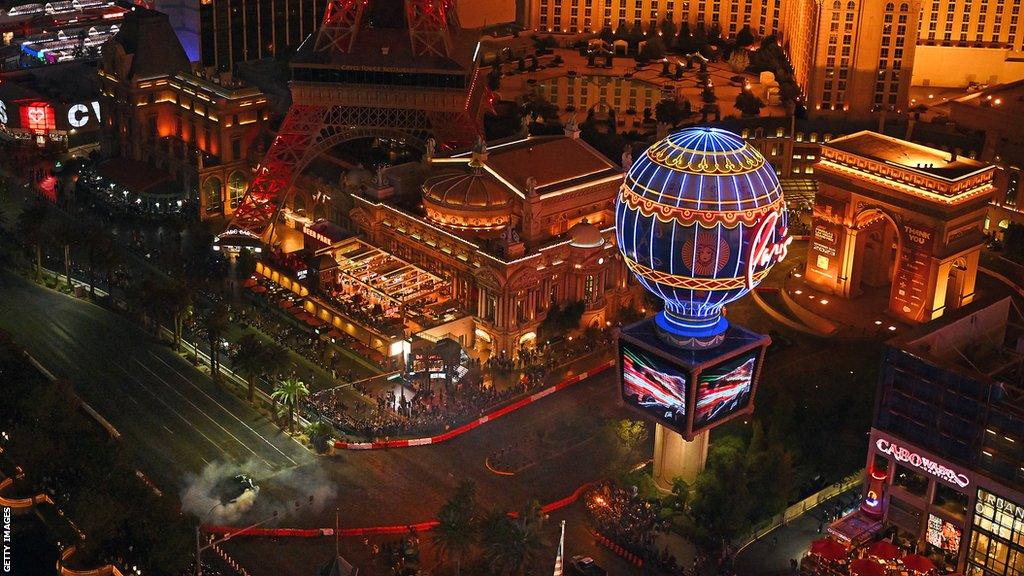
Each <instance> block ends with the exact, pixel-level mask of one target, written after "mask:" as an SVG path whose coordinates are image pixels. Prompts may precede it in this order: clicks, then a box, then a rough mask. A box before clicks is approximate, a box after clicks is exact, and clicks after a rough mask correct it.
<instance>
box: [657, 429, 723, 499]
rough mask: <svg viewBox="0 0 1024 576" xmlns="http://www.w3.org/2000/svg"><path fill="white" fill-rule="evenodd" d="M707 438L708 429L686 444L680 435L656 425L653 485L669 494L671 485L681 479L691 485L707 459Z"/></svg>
mask: <svg viewBox="0 0 1024 576" xmlns="http://www.w3.org/2000/svg"><path fill="white" fill-rule="evenodd" d="M709 435H710V430H705V431H703V432H699V433H698V434H697V435H696V436H694V437H693V440H691V441H689V442H687V441H686V440H684V439H683V435H682V434H679V433H678V432H673V431H671V430H669V429H668V428H666V427H665V426H663V425H661V424H658V425H657V427H656V428H655V429H654V485H655V486H657V487H658V489H659V490H662V491H664V492H671V491H672V482H673V481H674V480H675V479H676V478H682V479H683V480H685V481H686V484H687V485H688V486H693V482H694V481H695V480H696V479H697V475H698V474H700V473H701V472H702V471H703V470H704V464H705V462H707V460H708V436H709Z"/></svg>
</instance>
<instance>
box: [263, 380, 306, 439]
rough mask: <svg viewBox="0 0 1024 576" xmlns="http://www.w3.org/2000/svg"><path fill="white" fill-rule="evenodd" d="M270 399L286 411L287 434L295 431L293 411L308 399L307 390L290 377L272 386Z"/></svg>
mask: <svg viewBox="0 0 1024 576" xmlns="http://www.w3.org/2000/svg"><path fill="white" fill-rule="evenodd" d="M271 397H273V398H274V399H275V400H278V401H279V402H281V404H284V406H285V407H286V408H287V410H288V432H294V431H295V409H296V408H297V407H298V406H299V404H300V403H302V402H303V401H304V400H305V399H306V398H308V397H309V388H307V387H306V383H305V382H303V381H302V380H299V379H298V378H295V377H291V378H286V379H284V380H281V381H280V382H278V383H277V385H276V386H274V391H273V392H272V393H271Z"/></svg>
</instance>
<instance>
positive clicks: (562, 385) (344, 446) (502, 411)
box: [334, 359, 615, 450]
mask: <svg viewBox="0 0 1024 576" xmlns="http://www.w3.org/2000/svg"><path fill="white" fill-rule="evenodd" d="M613 366H615V360H614V359H613V360H608V361H605V362H602V363H601V364H599V365H598V366H596V367H594V368H591V369H590V370H586V371H584V372H580V373H579V374H576V375H575V376H571V377H569V378H566V379H565V380H562V381H561V382H559V383H558V384H555V385H554V386H549V387H547V388H545V389H543V390H541V391H539V392H535V393H534V394H531V395H529V396H527V397H526V398H522V399H520V400H517V401H515V402H513V403H511V404H509V405H507V406H502V407H501V408H498V409H497V410H495V411H494V412H491V413H489V414H485V415H483V416H481V417H479V418H477V419H476V420H473V421H472V422H468V423H466V424H463V425H462V426H459V427H458V428H455V429H454V430H449V431H447V432H445V433H443V434H438V435H437V436H428V437H426V438H412V439H409V440H389V441H386V442H342V441H340V440H338V441H336V442H335V443H334V447H335V448H336V449H338V450H379V449H382V448H407V447H409V446H427V445H430V444H439V443H441V442H444V441H445V440H451V439H452V438H455V437H456V436H460V435H462V434H465V433H466V432H469V431H470V430H472V429H474V428H476V427H477V426H480V425H481V424H485V423H487V422H491V421H492V420H497V419H498V418H501V417H502V416H504V415H506V414H510V413H512V412H515V411H516V410H519V409H520V408H522V407H524V406H527V405H529V404H533V403H534V402H537V401H538V400H541V399H543V398H546V397H548V396H550V395H551V394H554V393H555V392H558V391H560V390H564V389H566V388H568V387H570V386H572V385H573V384H577V383H579V382H582V381H583V380H586V379H587V378H589V377H591V376H595V375H597V374H600V373H601V372H604V371H605V370H607V369H609V368H611V367H613Z"/></svg>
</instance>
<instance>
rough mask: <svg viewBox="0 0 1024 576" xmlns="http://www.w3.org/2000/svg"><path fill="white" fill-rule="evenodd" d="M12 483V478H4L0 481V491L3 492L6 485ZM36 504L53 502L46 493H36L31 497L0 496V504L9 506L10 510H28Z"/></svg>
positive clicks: (5, 506)
mask: <svg viewBox="0 0 1024 576" xmlns="http://www.w3.org/2000/svg"><path fill="white" fill-rule="evenodd" d="M13 483H14V480H12V479H10V478H4V479H3V480H2V481H0V492H3V491H4V489H6V488H7V487H8V486H10V485H11V484H13ZM36 504H51V505H52V504H53V500H51V499H50V496H49V495H47V494H36V495H35V496H32V497H31V498H4V497H3V496H0V506H3V507H4V508H10V509H12V510H28V509H31V508H32V507H33V506H35V505H36Z"/></svg>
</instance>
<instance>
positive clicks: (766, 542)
mask: <svg viewBox="0 0 1024 576" xmlns="http://www.w3.org/2000/svg"><path fill="white" fill-rule="evenodd" d="M859 490H860V486H856V487H854V488H851V489H850V490H847V491H846V492H843V493H842V494H839V495H838V496H836V497H834V498H832V499H830V500H826V501H825V502H824V503H822V504H821V505H819V506H817V507H815V508H812V509H811V510H809V511H808V512H807V513H806V514H804V515H802V516H800V517H799V518H797V519H796V520H793V521H792V522H790V523H789V524H786V525H785V526H782V527H779V528H776V529H775V530H772V531H771V532H769V533H768V534H765V535H764V536H762V537H761V538H760V539H758V540H755V541H754V542H752V543H751V544H749V545H748V546H746V547H745V548H742V549H741V550H740V551H739V552H738V553H737V554H736V559H735V562H734V568H735V571H736V574H737V575H738V576H770V575H779V574H792V569H791V567H790V560H791V559H795V560H797V561H799V560H800V559H801V558H803V557H804V556H805V555H806V554H807V551H808V549H809V548H810V546H811V542H812V541H814V540H817V539H818V538H824V537H825V531H826V529H827V528H828V521H826V520H825V517H826V515H829V516H831V515H832V514H833V511H834V510H833V507H834V506H836V505H837V504H839V503H841V502H846V501H848V500H849V499H850V498H851V497H855V496H856V494H857V493H858V491H859ZM819 528H820V529H821V531H820V532H819Z"/></svg>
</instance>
